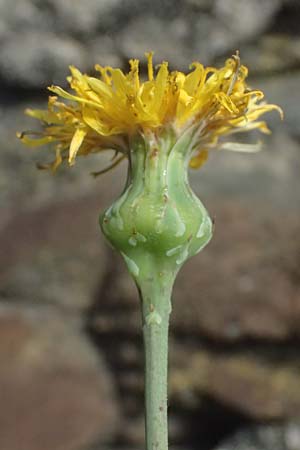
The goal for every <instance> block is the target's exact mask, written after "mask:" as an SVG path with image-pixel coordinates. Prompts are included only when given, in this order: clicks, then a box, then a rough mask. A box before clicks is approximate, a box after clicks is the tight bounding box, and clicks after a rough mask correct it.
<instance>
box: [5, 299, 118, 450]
mask: <svg viewBox="0 0 300 450" xmlns="http://www.w3.org/2000/svg"><path fill="white" fill-rule="evenodd" d="M68 320H69V322H68V323H66V321H65V319H63V318H62V317H60V316H59V315H58V314H57V313H56V312H55V311H54V310H53V309H51V308H46V307H45V308H43V310H40V311H37V310H34V309H30V308H26V309H23V308H20V307H19V308H11V307H5V306H4V305H2V306H1V310H0V364H1V373H0V398H1V403H0V405H1V406H0V429H1V433H0V448H2V449H6V450H14V449H16V450H28V449H30V450H41V449H43V450H48V449H49V450H53V449H55V450H75V449H81V448H82V447H83V446H84V445H88V444H91V443H93V442H96V441H99V442H105V441H106V440H107V439H108V438H110V437H111V435H112V433H114V430H115V427H116V424H117V422H118V413H117V406H116V400H115V396H114V391H113V386H112V384H111V382H110V379H109V375H108V372H107V369H106V367H105V365H104V363H103V361H102V359H101V358H100V356H99V355H97V354H96V352H95V351H94V349H93V347H92V345H91V344H90V343H89V342H88V341H87V340H86V338H85V337H84V336H83V335H82V334H81V333H80V332H79V330H78V325H79V324H78V323H76V320H74V319H72V318H71V317H70V318H69V319H68Z"/></svg>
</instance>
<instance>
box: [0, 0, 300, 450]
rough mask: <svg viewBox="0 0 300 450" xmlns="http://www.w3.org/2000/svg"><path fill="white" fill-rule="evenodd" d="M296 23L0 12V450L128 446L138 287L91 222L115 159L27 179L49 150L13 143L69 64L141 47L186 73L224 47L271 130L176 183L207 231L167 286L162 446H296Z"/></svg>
mask: <svg viewBox="0 0 300 450" xmlns="http://www.w3.org/2000/svg"><path fill="white" fill-rule="evenodd" d="M299 19H300V6H299V3H298V2H297V1H296V0H263V1H258V0H212V1H209V0H163V1H157V0H152V1H151V2H150V1H148V0H143V1H141V0H140V1H138V0H110V1H108V0H101V1H99V0H85V1H82V0H72V1H71V0H1V1H0V80H1V91H0V118H1V120H0V147H1V149H0V205H1V213H0V367H1V370H0V400H1V401H0V448H1V449H3V450H41V449H42V448H43V449H45V450H47V449H48V448H49V449H55V450H59V449H62V450H105V449H106V450H107V449H113V448H115V449H120V448H126V447H128V448H131V449H132V448H141V447H142V445H143V412H142V408H143V378H142V368H143V357H142V341H141V330H140V312H139V304H138V300H137V294H136V291H135V286H134V284H133V282H132V281H131V280H130V278H129V276H128V274H127V273H126V271H125V268H124V265H123V263H122V261H121V260H120V258H119V257H118V256H117V255H115V254H114V252H113V251H112V250H111V249H110V248H109V247H108V246H107V244H106V243H105V242H104V239H103V238H102V236H101V235H100V233H99V230H98V224H97V216H98V214H99V213H100V211H101V210H103V208H104V207H105V206H107V205H109V203H110V202H111V200H112V199H113V198H115V197H116V196H117V195H118V193H119V192H120V191H121V189H122V185H123V182H124V179H125V175H126V173H125V172H126V167H125V164H124V165H123V166H120V167H118V168H117V169H116V170H115V171H114V172H111V173H108V174H105V175H103V176H102V177H101V178H98V179H96V180H95V179H93V178H92V177H90V176H89V172H90V171H92V170H97V169H98V167H99V168H101V167H103V165H104V164H105V161H103V159H102V158H99V157H98V158H95V159H92V158H91V159H90V160H89V159H87V160H82V161H80V164H78V165H75V167H74V168H72V169H71V170H70V169H61V170H59V172H58V173H57V174H56V175H55V176H51V175H49V174H48V173H44V172H39V171H37V170H36V168H35V163H36V162H37V161H43V160H44V159H45V153H46V152H45V151H43V150H28V149H25V148H24V147H22V146H21V145H20V144H19V142H18V141H17V140H16V138H15V133H16V131H17V130H22V129H31V128H33V127H34V123H32V119H29V118H27V117H25V116H24V115H23V110H24V108H25V107H27V106H31V107H35V106H41V105H45V101H46V98H47V92H46V89H45V88H46V86H47V85H49V84H51V83H59V84H65V77H66V75H67V66H68V64H74V65H76V66H78V67H79V68H80V69H81V70H83V71H88V72H92V70H93V65H94V64H95V63H97V62H98V63H102V64H104V65H108V64H110V65H118V66H121V67H124V68H126V67H127V63H126V61H127V59H128V58H130V57H139V58H142V57H143V53H144V52H145V51H147V50H149V49H152V50H154V51H155V60H156V62H157V63H158V62H160V61H161V60H162V59H165V60H169V61H170V65H171V67H177V68H179V69H183V70H185V69H186V68H187V66H188V65H189V64H190V62H191V61H193V60H201V61H202V62H204V63H205V64H217V65H218V64H221V63H222V62H223V60H224V59H225V58H226V57H228V56H230V55H231V54H232V53H233V52H234V51H235V50H236V49H237V48H239V49H240V53H241V56H242V60H243V62H244V63H245V64H246V65H248V66H249V68H250V73H252V77H251V78H250V82H251V85H252V86H253V87H256V86H257V87H258V88H262V89H263V90H264V91H265V93H266V97H267V98H268V99H269V101H271V102H273V103H278V104H279V105H281V106H282V107H283V109H284V111H285V120H284V122H283V123H281V122H280V121H279V119H278V118H277V116H276V115H275V113H274V114H271V115H270V123H271V128H272V130H273V134H272V136H271V137H267V138H264V141H265V149H264V151H263V152H261V153H259V154H257V155H241V154H232V153H230V154H228V153H227V154H226V153H225V152H224V153H220V154H216V155H213V156H212V157H211V158H210V161H209V162H208V164H207V165H206V166H205V167H204V168H203V169H201V171H199V172H193V173H191V180H192V184H193V187H194V189H195V191H196V192H197V193H198V194H199V196H201V199H202V201H203V202H204V204H205V205H206V206H207V208H208V209H209V211H210V212H211V215H212V216H214V217H215V223H216V225H215V237H214V239H213V241H212V243H211V244H210V245H209V246H208V247H207V249H205V251H204V252H203V253H202V254H200V255H198V256H197V257H196V258H194V259H193V260H191V261H190V262H189V263H188V264H187V265H186V267H185V268H184V269H183V270H182V272H181V274H180V276H179V278H178V280H177V283H176V286H175V290H174V301H173V304H174V307H173V317H172V325H171V338H170V339H171V342H170V348H171V356H170V410H171V415H170V434H171V442H172V443H173V444H174V445H175V446H177V447H178V448H179V447H181V446H182V447H183V446H184V447H185V448H197V449H198V448H202V449H207V450H212V449H214V448H220V449H222V450H223V449H232V448H235V449H236V448H237V449H239V450H249V449H250V448H252V447H253V445H254V446H256V448H258V449H260V448H262V449H268V448H272V450H273V449H274V448H275V449H276V450H277V449H278V450H296V449H298V448H299V447H300V427H299V423H298V419H299V417H300V384H299V381H298V380H299V369H300V357H299V354H300V351H299V329H300V270H299V267H300V238H299V212H300V201H299V199H300V185H299V170H300V149H299V138H300V126H299V123H300V121H299V117H300V113H299V104H300V90H299V84H300V33H299V28H298V24H299ZM144 69H145V66H144V65H142V70H144ZM250 139H252V138H250ZM275 443H276V445H275Z"/></svg>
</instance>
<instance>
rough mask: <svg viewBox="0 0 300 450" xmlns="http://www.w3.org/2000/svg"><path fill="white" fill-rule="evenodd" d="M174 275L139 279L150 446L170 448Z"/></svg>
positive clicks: (161, 449) (151, 448) (149, 449)
mask: <svg viewBox="0 0 300 450" xmlns="http://www.w3.org/2000/svg"><path fill="white" fill-rule="evenodd" d="M173 279H174V276H173V274H171V275H170V274H169V273H168V272H167V271H161V272H157V270H155V271H152V272H149V273H148V276H147V277H146V278H145V279H144V280H142V281H141V282H140V283H139V285H140V294H141V300H142V317H143V336H144V351H145V427H146V449H147V450H167V449H168V411H167V395H168V391H167V376H168V329H169V317H170V312H171V291H172V286H173Z"/></svg>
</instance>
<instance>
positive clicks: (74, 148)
mask: <svg viewBox="0 0 300 450" xmlns="http://www.w3.org/2000/svg"><path fill="white" fill-rule="evenodd" d="M86 134H87V132H86V130H83V129H82V128H77V130H76V131H75V133H74V135H73V138H72V141H71V144H70V149H69V164H70V166H73V165H74V163H75V158H76V155H77V152H78V150H79V148H80V146H81V144H82V142H83V140H84V138H85V136H86Z"/></svg>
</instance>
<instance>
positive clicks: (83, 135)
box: [19, 52, 282, 170]
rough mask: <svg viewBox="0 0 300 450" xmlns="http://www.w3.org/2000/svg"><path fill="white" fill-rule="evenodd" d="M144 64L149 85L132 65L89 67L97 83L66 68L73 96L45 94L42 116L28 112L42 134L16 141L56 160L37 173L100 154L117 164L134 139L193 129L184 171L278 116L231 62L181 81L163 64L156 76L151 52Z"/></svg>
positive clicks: (194, 69)
mask: <svg viewBox="0 0 300 450" xmlns="http://www.w3.org/2000/svg"><path fill="white" fill-rule="evenodd" d="M146 56H147V59H148V79H147V80H146V81H144V82H142V81H141V80H140V76H139V61H138V60H130V70H129V72H128V73H124V72H123V71H122V70H120V69H113V68H112V67H102V66H100V65H96V67H95V69H96V71H97V73H99V76H97V77H91V76H88V75H85V74H82V73H81V72H80V71H79V70H78V69H76V68H75V67H73V66H72V67H70V71H71V76H70V77H68V78H67V80H68V82H69V84H70V87H71V89H72V90H73V91H74V93H70V92H67V91H65V90H63V89H62V88H60V87H58V86H51V87H49V90H50V91H51V92H52V93H53V94H55V96H50V97H49V103H48V109H47V110H45V111H44V110H27V114H29V115H30V116H32V117H34V118H36V119H39V120H40V121H41V122H42V124H43V129H42V131H41V132H39V133H32V132H25V133H21V134H19V137H20V139H21V140H22V141H23V142H24V143H25V144H27V145H32V146H38V145H44V144H48V143H53V144H54V150H55V160H54V162H53V163H51V164H50V165H49V166H44V167H47V168H48V167H49V168H52V169H53V170H55V169H56V168H57V167H58V166H59V165H60V163H61V162H62V161H63V160H68V162H69V164H70V165H73V164H74V162H75V159H76V156H77V155H87V154H89V153H95V152H99V151H103V150H107V149H113V150H115V152H116V154H117V153H121V157H120V158H119V159H117V161H119V160H121V159H123V157H126V154H127V152H128V150H129V149H128V142H129V141H130V139H131V138H132V137H134V136H135V135H137V134H139V133H140V134H145V133H149V132H152V133H154V134H159V133H160V131H161V130H165V129H171V130H172V131H173V132H174V133H175V135H177V136H179V135H180V134H181V133H182V132H183V131H184V130H186V129H187V128H189V127H194V129H195V130H197V132H198V135H199V139H198V141H197V146H196V147H197V148H196V149H195V150H196V152H195V153H194V156H193V158H192V159H191V167H200V166H201V165H202V164H203V163H204V162H205V161H206V160H207V156H208V151H209V150H210V149H212V148H229V145H227V144H228V143H227V144H226V145H225V144H224V142H223V143H220V138H221V137H222V136H226V135H229V134H233V133H236V132H242V131H248V130H253V129H258V130H260V131H261V132H263V133H269V129H268V127H267V125H266V123H265V122H263V121H260V120H258V119H259V118H260V116H261V115H262V114H264V113H266V112H269V111H272V110H277V111H279V113H280V114H281V115H282V111H281V109H280V108H279V107H278V106H276V105H270V104H267V103H265V102H263V101H262V99H263V93H262V92H261V91H257V90H251V89H249V87H248V86H247V84H246V81H245V80H246V77H247V74H248V69H247V68H246V67H245V66H242V65H240V59H239V56H238V54H236V55H234V56H233V57H232V58H230V59H228V60H227V61H226V63H225V65H224V67H222V68H221V69H216V68H213V67H206V68H205V67H203V65H202V64H200V63H198V62H195V63H193V64H192V65H191V67H190V72H189V73H188V74H184V73H182V72H178V71H169V69H168V63H167V62H162V63H161V64H160V65H159V66H158V67H157V69H156V71H155V70H154V68H153V62H152V56H153V55H152V52H150V53H146ZM58 97H62V98H63V99H65V100H67V102H66V103H62V102H60V101H58ZM250 148H252V146H250V147H249V150H250ZM232 149H233V150H235V149H236V144H233V145H232ZM241 150H243V151H244V150H245V147H243V148H241ZM112 165H115V163H113V164H112Z"/></svg>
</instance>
